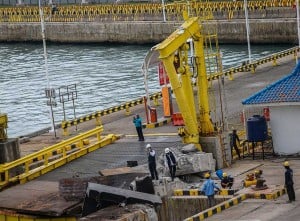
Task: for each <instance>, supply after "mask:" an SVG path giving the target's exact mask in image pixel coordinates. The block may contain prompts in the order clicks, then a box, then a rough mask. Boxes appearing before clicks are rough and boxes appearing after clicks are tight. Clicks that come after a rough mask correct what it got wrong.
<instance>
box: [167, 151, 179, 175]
mask: <svg viewBox="0 0 300 221" xmlns="http://www.w3.org/2000/svg"><path fill="white" fill-rule="evenodd" d="M176 164H177V162H176V158H175V156H174V154H173V153H172V151H171V150H170V149H169V148H166V149H165V167H168V168H169V172H170V175H171V178H172V181H174V178H175V173H176Z"/></svg>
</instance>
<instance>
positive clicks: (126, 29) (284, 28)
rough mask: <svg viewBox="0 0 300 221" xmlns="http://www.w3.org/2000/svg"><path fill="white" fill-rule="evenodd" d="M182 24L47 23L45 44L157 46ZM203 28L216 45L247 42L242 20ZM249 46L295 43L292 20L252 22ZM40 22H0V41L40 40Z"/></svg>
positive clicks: (210, 24)
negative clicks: (210, 34) (209, 33)
mask: <svg viewBox="0 0 300 221" xmlns="http://www.w3.org/2000/svg"><path fill="white" fill-rule="evenodd" d="M181 24H182V23H181V22H165V23H164V22H133V21H131V22H73V23H72V22H67V23H64V22H52V23H50V22H49V23H46V38H47V41H51V42H60V43H104V42H114V43H127V44H146V43H158V42H160V41H162V40H164V39H165V38H166V37H168V35H169V34H170V33H172V32H173V31H174V30H175V29H176V28H177V27H179V26H180V25H181ZM204 29H209V30H211V31H210V32H211V33H215V32H217V33H218V39H219V43H235V44H241V43H246V42H247V37H246V28H245V20H243V19H234V20H214V21H209V22H206V23H204ZM250 33H251V34H250V38H251V42H252V43H256V44H268V43H289V44H292V43H297V41H298V40H297V22H296V19H295V18H276V19H251V20H250ZM41 40H42V38H41V27H40V23H0V42H15V41H17V42H30V41H41Z"/></svg>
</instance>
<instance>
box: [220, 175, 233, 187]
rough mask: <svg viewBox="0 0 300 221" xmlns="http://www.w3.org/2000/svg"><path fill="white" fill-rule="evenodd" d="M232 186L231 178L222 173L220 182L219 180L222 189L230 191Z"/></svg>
mask: <svg viewBox="0 0 300 221" xmlns="http://www.w3.org/2000/svg"><path fill="white" fill-rule="evenodd" d="M232 185H233V178H232V177H231V176H228V175H227V173H223V177H222V180H221V186H222V188H224V189H227V188H229V189H231V187H232Z"/></svg>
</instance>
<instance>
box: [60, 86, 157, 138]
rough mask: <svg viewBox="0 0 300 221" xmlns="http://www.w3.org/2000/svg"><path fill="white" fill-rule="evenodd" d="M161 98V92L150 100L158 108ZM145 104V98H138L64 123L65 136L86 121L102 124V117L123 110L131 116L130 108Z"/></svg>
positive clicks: (153, 95)
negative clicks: (70, 129) (71, 128)
mask: <svg viewBox="0 0 300 221" xmlns="http://www.w3.org/2000/svg"><path fill="white" fill-rule="evenodd" d="M161 97H162V94H161V92H157V93H153V94H151V95H150V100H153V101H154V104H155V105H156V106H157V105H159V104H158V99H159V98H161ZM143 102H144V99H143V98H138V99H136V100H132V101H129V102H126V103H123V104H120V105H118V106H114V107H111V108H108V109H104V110H102V111H97V112H95V113H92V114H88V115H85V116H83V117H80V118H78V119H75V120H71V121H63V122H62V124H61V128H62V129H63V130H64V135H65V136H67V135H69V132H68V128H69V127H72V126H75V125H78V124H80V123H83V122H86V121H89V120H92V119H96V121H97V123H101V120H100V116H105V115H108V114H111V113H115V112H117V111H121V110H125V114H126V115H129V114H130V110H129V108H130V107H134V106H137V105H140V104H142V103H143Z"/></svg>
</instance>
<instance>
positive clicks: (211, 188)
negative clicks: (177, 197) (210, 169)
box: [201, 173, 220, 208]
mask: <svg viewBox="0 0 300 221" xmlns="http://www.w3.org/2000/svg"><path fill="white" fill-rule="evenodd" d="M204 177H205V179H206V180H205V182H204V183H203V185H202V188H201V192H203V193H204V194H205V196H207V199H208V207H209V208H211V207H213V206H214V205H215V204H216V202H215V189H217V190H218V191H220V188H219V187H218V186H217V185H216V184H215V182H214V181H213V180H212V179H210V174H209V173H206V174H205V175H204Z"/></svg>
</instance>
